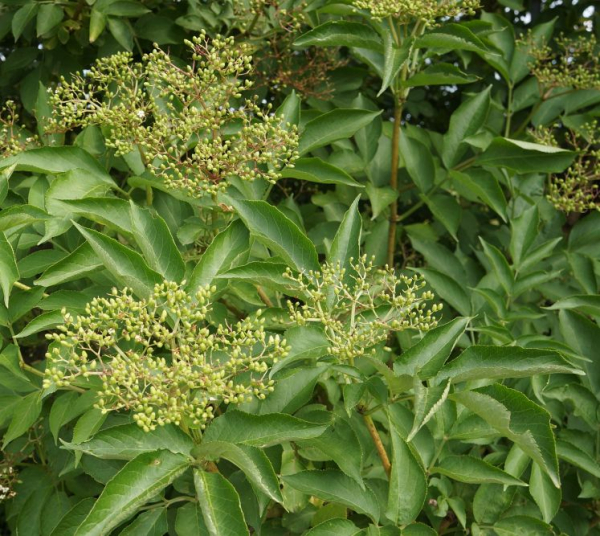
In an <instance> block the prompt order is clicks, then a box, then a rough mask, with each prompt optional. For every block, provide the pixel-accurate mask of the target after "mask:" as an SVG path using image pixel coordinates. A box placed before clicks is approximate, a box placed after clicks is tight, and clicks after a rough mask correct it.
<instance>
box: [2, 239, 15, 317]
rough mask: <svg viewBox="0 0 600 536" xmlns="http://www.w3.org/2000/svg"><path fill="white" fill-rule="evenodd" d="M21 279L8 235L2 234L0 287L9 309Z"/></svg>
mask: <svg viewBox="0 0 600 536" xmlns="http://www.w3.org/2000/svg"><path fill="white" fill-rule="evenodd" d="M19 277H20V275H19V268H18V267H17V260H16V258H15V252H14V250H13V248H12V246H11V244H10V242H9V241H8V240H7V238H6V235H5V234H4V233H3V232H0V287H2V293H3V294H4V305H5V306H6V307H8V302H9V300H10V292H11V290H12V288H13V285H14V284H15V283H16V282H17V281H18V280H19Z"/></svg>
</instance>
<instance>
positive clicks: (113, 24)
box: [107, 17, 133, 52]
mask: <svg viewBox="0 0 600 536" xmlns="http://www.w3.org/2000/svg"><path fill="white" fill-rule="evenodd" d="M107 22H108V29H109V30H110V33H111V34H112V36H113V37H114V38H115V40H116V41H117V43H119V45H121V46H122V47H123V48H124V49H125V50H127V51H128V52H131V51H132V50H133V31H132V29H131V26H130V25H129V24H128V22H127V21H125V20H123V19H120V18H116V17H108V20H107Z"/></svg>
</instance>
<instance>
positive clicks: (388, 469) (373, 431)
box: [363, 414, 392, 477]
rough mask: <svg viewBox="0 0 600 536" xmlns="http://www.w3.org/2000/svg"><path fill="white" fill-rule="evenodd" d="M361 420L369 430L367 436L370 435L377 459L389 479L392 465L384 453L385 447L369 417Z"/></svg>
mask: <svg viewBox="0 0 600 536" xmlns="http://www.w3.org/2000/svg"><path fill="white" fill-rule="evenodd" d="M363 419H364V421H365V424H366V425H367V429H368V430H369V434H371V439H373V443H374V444H375V449H376V450H377V454H378V455H379V458H381V463H382V464H383V468H384V470H385V474H386V475H387V476H388V477H389V476H390V473H391V471H392V464H391V463H390V459H389V458H388V455H387V452H386V451H385V447H384V446H383V443H382V442H381V436H380V435H379V432H378V431H377V428H376V427H375V423H374V422H373V419H372V418H371V416H370V415H364V414H363Z"/></svg>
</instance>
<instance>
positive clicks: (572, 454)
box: [556, 439, 600, 478]
mask: <svg viewBox="0 0 600 536" xmlns="http://www.w3.org/2000/svg"><path fill="white" fill-rule="evenodd" d="M556 452H557V454H558V457H559V458H560V459H561V460H564V461H566V462H568V463H570V464H572V465H574V466H575V467H579V468H580V469H583V470H584V471H586V472H588V473H589V474H590V475H594V476H595V477H596V478H600V466H599V465H598V462H597V461H596V460H595V459H594V458H592V457H591V456H590V455H589V454H588V453H587V452H584V451H583V450H581V449H580V448H578V447H576V446H575V445H572V444H571V443H567V442H566V441H561V440H560V439H559V440H558V441H557V442H556Z"/></svg>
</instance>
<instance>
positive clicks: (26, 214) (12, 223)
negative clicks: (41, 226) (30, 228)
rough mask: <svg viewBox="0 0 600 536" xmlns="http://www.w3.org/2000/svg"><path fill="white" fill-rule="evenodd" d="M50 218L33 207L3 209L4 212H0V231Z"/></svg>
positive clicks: (18, 206)
mask: <svg viewBox="0 0 600 536" xmlns="http://www.w3.org/2000/svg"><path fill="white" fill-rule="evenodd" d="M49 218H50V216H48V214H46V213H45V212H44V211H43V210H40V209H39V208H35V207H33V206H31V205H16V206H13V207H10V208H6V209H2V212H0V231H7V230H9V229H13V228H14V227H19V226H25V225H30V224H32V223H35V222H38V221H44V220H47V219H49Z"/></svg>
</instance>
